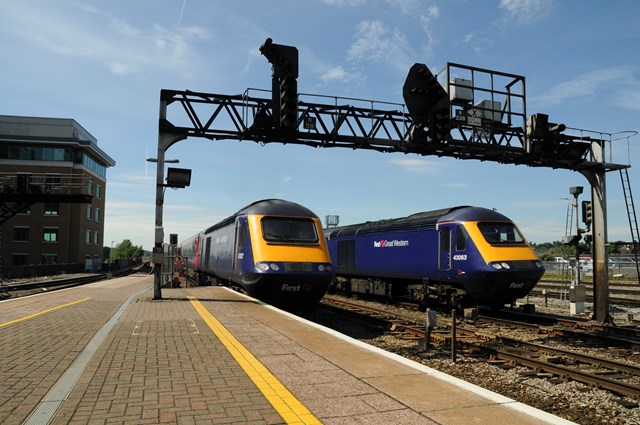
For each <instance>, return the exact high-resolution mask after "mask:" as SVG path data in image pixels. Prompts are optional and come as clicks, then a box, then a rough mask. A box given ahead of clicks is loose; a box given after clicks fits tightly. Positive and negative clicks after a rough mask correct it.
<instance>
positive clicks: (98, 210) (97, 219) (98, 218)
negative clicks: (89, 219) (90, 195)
mask: <svg viewBox="0 0 640 425" xmlns="http://www.w3.org/2000/svg"><path fill="white" fill-rule="evenodd" d="M95 219H96V221H100V208H96V216H95Z"/></svg>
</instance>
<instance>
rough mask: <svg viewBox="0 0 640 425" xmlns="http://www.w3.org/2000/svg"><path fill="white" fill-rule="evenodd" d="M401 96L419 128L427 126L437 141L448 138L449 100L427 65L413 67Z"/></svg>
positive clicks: (431, 135)
mask: <svg viewBox="0 0 640 425" xmlns="http://www.w3.org/2000/svg"><path fill="white" fill-rule="evenodd" d="M402 95H403V97H404V102H405V103H406V105H407V109H408V110H409V114H410V115H411V119H412V120H413V123H414V126H415V127H416V128H417V129H419V130H423V129H424V128H425V127H427V128H428V130H429V132H428V134H429V136H430V137H431V138H432V139H435V140H444V139H445V138H446V137H447V136H448V135H449V131H450V129H451V111H450V104H449V97H448V95H447V92H446V91H445V89H444V88H443V87H442V86H441V85H440V83H439V82H438V79H437V78H436V77H435V76H434V75H433V74H432V73H431V71H430V70H429V68H427V66H426V65H424V64H421V63H416V64H414V65H413V66H412V67H411V69H410V70H409V74H408V75H407V79H406V80H405V82H404V86H403V87H402Z"/></svg>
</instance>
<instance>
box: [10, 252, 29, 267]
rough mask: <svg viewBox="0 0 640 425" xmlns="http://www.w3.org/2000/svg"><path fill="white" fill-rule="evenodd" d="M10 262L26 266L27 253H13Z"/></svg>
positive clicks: (27, 260) (27, 261)
mask: <svg viewBox="0 0 640 425" xmlns="http://www.w3.org/2000/svg"><path fill="white" fill-rule="evenodd" d="M12 264H13V265H14V266H26V265H27V264H29V254H13V260H12Z"/></svg>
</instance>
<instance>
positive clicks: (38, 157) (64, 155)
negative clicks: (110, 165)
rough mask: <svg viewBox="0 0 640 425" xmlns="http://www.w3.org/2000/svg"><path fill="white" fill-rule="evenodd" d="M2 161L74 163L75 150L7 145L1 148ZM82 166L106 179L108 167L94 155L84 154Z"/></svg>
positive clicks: (21, 144) (0, 156) (0, 157)
mask: <svg viewBox="0 0 640 425" xmlns="http://www.w3.org/2000/svg"><path fill="white" fill-rule="evenodd" d="M0 159H13V160H21V161H67V162H68V161H73V148H71V147H53V146H40V145H35V144H34V145H25V144H23V143H20V144H6V145H1V146H0ZM82 164H83V165H84V166H85V167H87V168H88V169H90V170H91V171H93V172H94V173H96V174H97V175H99V176H100V177H103V178H106V176H107V167H106V166H104V165H103V164H102V163H100V161H98V160H97V159H96V158H94V157H93V156H92V155H90V154H88V153H85V152H82Z"/></svg>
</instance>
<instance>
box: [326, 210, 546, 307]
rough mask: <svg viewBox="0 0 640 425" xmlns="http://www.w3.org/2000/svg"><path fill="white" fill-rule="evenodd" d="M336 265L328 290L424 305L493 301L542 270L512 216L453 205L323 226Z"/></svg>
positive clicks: (512, 296) (525, 285)
mask: <svg viewBox="0 0 640 425" xmlns="http://www.w3.org/2000/svg"><path fill="white" fill-rule="evenodd" d="M325 237H326V239H327V245H328V247H329V252H330V254H331V259H332V262H333V265H334V271H335V272H336V278H335V280H334V284H333V287H332V288H331V290H340V291H344V292H347V293H364V294H372V295H378V296H384V297H390V298H395V299H408V300H411V301H414V302H418V303H420V304H421V305H422V306H429V305H439V306H442V305H453V306H455V307H458V308H464V307H468V306H475V305H485V306H489V307H492V308H500V307H502V306H504V305H505V304H510V303H512V302H514V301H515V300H516V299H518V298H521V297H524V296H525V295H527V294H528V293H529V291H531V289H533V287H534V286H535V285H536V284H537V283H538V281H539V280H540V278H541V277H542V275H543V274H544V267H543V266H542V263H541V262H540V259H539V258H538V256H537V254H536V253H535V252H534V251H533V249H531V246H530V245H529V244H528V242H527V241H526V240H525V238H524V237H523V236H522V234H521V233H520V231H519V230H518V228H517V226H516V225H515V223H513V222H512V221H511V220H510V219H508V218H507V217H505V216H504V215H502V214H500V213H497V212H495V211H493V210H489V209H485V208H477V207H468V206H459V207H453V208H447V209H441V210H436V211H427V212H421V213H417V214H413V215H410V216H408V217H402V218H396V219H389V220H380V221H374V222H366V223H361V224H355V225H350V226H343V227H335V228H328V229H325Z"/></svg>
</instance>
